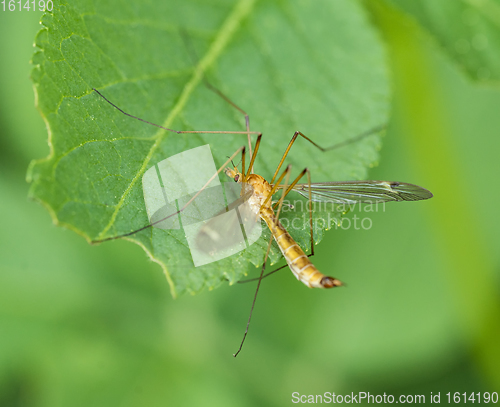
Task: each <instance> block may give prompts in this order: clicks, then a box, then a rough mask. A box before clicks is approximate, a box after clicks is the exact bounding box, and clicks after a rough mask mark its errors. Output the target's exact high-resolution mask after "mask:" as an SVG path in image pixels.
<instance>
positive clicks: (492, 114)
mask: <svg viewBox="0 0 500 407" xmlns="http://www.w3.org/2000/svg"><path fill="white" fill-rule="evenodd" d="M370 10H371V13H372V18H373V20H374V22H375V23H376V24H377V25H378V26H379V28H380V31H381V35H382V36H383V38H384V39H385V41H386V42H387V45H388V50H389V56H390V62H389V63H390V65H391V69H392V73H393V91H394V99H393V116H392V121H391V123H390V126H389V129H388V132H387V134H386V136H385V138H384V140H383V149H382V151H381V159H380V165H379V166H378V167H377V168H374V169H373V170H371V171H370V178H372V179H389V180H392V179H397V180H402V181H408V182H413V183H418V184H420V185H423V186H425V187H426V188H428V189H429V190H431V191H432V192H433V193H434V195H435V197H434V198H433V199H432V200H430V201H427V202H421V203H418V204H408V205H387V207H386V211H385V213H377V214H374V215H373V218H372V219H373V228H372V229H370V230H369V231H364V230H363V231H356V230H353V229H350V230H345V231H344V230H338V231H332V232H330V233H328V234H327V237H326V238H325V240H324V241H323V242H322V243H321V244H320V245H319V246H318V247H317V255H316V256H315V257H314V262H315V264H316V265H317V267H318V268H319V269H320V270H321V269H323V270H327V269H328V270H342V276H346V277H344V278H343V279H344V280H346V281H347V283H348V287H347V288H345V289H339V290H335V292H331V291H319V290H308V289H305V288H304V286H303V285H302V284H298V283H297V281H296V280H295V279H294V278H292V277H291V276H290V273H289V272H287V271H283V272H282V273H281V274H280V275H277V276H275V277H273V278H269V279H268V280H266V281H265V284H263V286H262V288H261V292H260V294H259V300H258V304H257V306H256V310H255V313H254V321H253V324H252V326H251V331H250V334H249V338H248V341H247V343H246V344H245V348H244V351H243V352H242V354H241V355H240V356H239V357H238V358H237V359H234V358H233V357H232V356H231V355H232V353H233V352H234V351H235V350H236V348H237V346H238V344H239V342H240V340H241V336H242V333H243V329H244V324H245V322H246V318H247V315H248V311H249V307H250V303H251V298H252V296H253V290H254V286H252V285H250V284H249V285H242V286H232V287H229V286H223V287H222V288H219V289H217V290H216V291H214V292H203V293H201V294H199V295H197V296H194V297H192V296H184V297H181V298H179V299H177V300H173V299H172V298H171V296H170V293H169V287H168V284H167V281H166V280H165V278H164V276H163V274H162V272H161V270H160V268H159V267H158V266H157V265H155V264H153V263H151V262H149V261H147V260H146V255H145V254H144V252H143V251H142V249H141V248H140V247H138V246H135V245H132V244H130V243H128V242H125V241H116V242H112V243H111V244H105V245H101V246H98V247H91V246H90V245H88V244H87V243H86V241H85V240H84V239H83V238H81V237H80V236H78V235H76V234H75V233H73V232H71V231H69V230H65V229H62V228H56V227H54V226H53V225H52V222H51V219H50V216H49V213H48V212H47V211H46V210H45V209H44V208H43V207H41V206H40V205H37V204H35V203H33V202H29V201H28V200H27V198H26V196H27V191H28V187H29V186H28V184H27V183H26V182H25V174H26V169H27V166H28V164H29V162H30V160H32V159H33V158H39V157H43V156H46V155H47V154H48V151H49V150H48V146H47V143H46V138H47V133H46V130H45V128H44V124H43V122H42V119H41V118H40V116H39V114H38V112H37V111H36V109H35V107H34V98H33V92H32V88H31V82H30V80H29V73H30V65H29V60H30V58H31V54H32V52H33V48H32V43H33V38H34V36H35V34H36V32H37V31H38V29H39V25H38V21H39V18H40V13H36V12H30V13H25V12H19V13H10V14H7V13H0V32H1V38H2V41H1V42H0V55H1V56H2V57H1V59H0V73H1V75H0V129H1V130H0V131H1V138H0V157H1V161H0V165H1V168H0V184H1V190H2V199H1V200H0V206H1V208H2V228H1V231H0V239H1V240H0V243H1V244H0V256H1V257H0V406H2V407H3V406H50V407H54V406H74V407H76V406H90V405H92V406H138V405H141V406H160V405H161V406H164V405H167V404H168V405H198V406H205V405H207V406H208V405H210V406H211V405H217V406H226V405H228V406H234V405H239V406H254V405H257V404H258V405H269V406H271V405H292V404H293V403H292V402H291V400H292V393H293V392H299V393H300V394H322V393H324V392H325V391H329V392H336V393H338V394H347V393H350V392H351V391H353V392H359V391H366V392H371V393H372V394H383V393H384V392H386V393H387V394H394V395H399V394H414V395H417V394H423V395H425V396H426V399H427V400H429V395H430V393H431V392H433V393H436V392H441V395H442V399H441V402H442V403H443V402H444V400H443V399H444V394H445V393H447V392H456V391H458V392H460V393H463V392H479V391H481V392H483V391H489V392H493V391H497V392H498V391H500V345H499V342H500V341H499V339H500V312H499V310H500V307H499V298H500V294H499V288H500V284H499V275H500V272H499V268H500V251H499V250H498V246H499V245H498V243H499V239H498V230H499V229H500V217H499V216H498V214H497V213H498V212H497V207H496V206H497V202H498V201H499V200H500V190H499V184H500V183H499V181H498V174H500V163H499V160H498V155H499V151H500V138H499V131H498V129H500V114H498V112H499V111H498V108H499V106H500V92H499V89H498V88H495V87H491V86H490V87H485V86H479V85H476V84H474V83H472V82H471V81H470V80H469V79H468V78H467V76H466V75H465V74H464V73H463V72H462V71H461V69H459V68H458V67H457V66H456V65H455V64H454V63H452V62H451V60H450V59H449V58H448V57H447V56H445V55H444V53H442V52H441V50H440V49H439V47H438V46H436V44H435V42H433V40H432V39H431V38H430V36H429V35H428V34H426V33H425V32H423V31H422V30H421V29H420V28H419V27H418V26H417V25H416V24H415V23H414V22H413V21H412V20H410V19H409V18H407V17H405V16H404V15H402V14H399V12H397V11H395V10H392V9H388V8H385V7H383V8H380V7H378V5H376V4H375V5H374V4H373V3H372V7H371V8H370ZM337 274H338V273H337Z"/></svg>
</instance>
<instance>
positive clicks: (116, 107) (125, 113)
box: [92, 88, 262, 137]
mask: <svg viewBox="0 0 500 407" xmlns="http://www.w3.org/2000/svg"><path fill="white" fill-rule="evenodd" d="M92 90H93V91H94V92H96V93H97V94H98V95H99V96H100V97H102V98H103V99H104V100H105V101H106V102H108V103H109V104H110V105H111V106H113V107H114V108H115V109H116V110H118V111H119V112H120V113H123V114H124V115H125V116H128V117H131V118H132V119H136V120H139V121H141V122H143V123H146V124H150V125H151V126H155V127H158V128H160V129H163V130H166V131H171V132H173V133H177V134H246V135H248V137H250V135H251V134H257V135H262V133H261V132H258V131H250V129H248V131H223V130H214V131H208V130H174V129H169V128H168V127H163V126H160V125H159V124H156V123H153V122H150V121H147V120H144V119H141V118H140V117H137V116H134V115H132V114H130V113H127V112H125V111H124V110H122V109H120V108H119V107H118V106H116V105H115V104H114V103H113V102H111V101H110V100H109V99H107V98H106V97H105V96H104V95H103V94H102V93H101V92H99V91H98V90H97V89H96V88H92Z"/></svg>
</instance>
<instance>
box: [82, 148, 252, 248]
mask: <svg viewBox="0 0 500 407" xmlns="http://www.w3.org/2000/svg"><path fill="white" fill-rule="evenodd" d="M240 151H241V154H242V160H243V159H244V157H245V146H243V147H240V148H238V149H237V150H236V151H235V152H234V154H233V155H232V156H231V157H229V159H228V160H227V161H226V162H225V163H224V164H222V166H221V167H220V168H219V169H218V170H217V172H216V173H215V174H214V175H212V176H211V177H210V179H209V180H208V181H207V182H206V183H205V185H203V187H202V188H201V189H200V190H199V191H198V192H197V193H196V194H195V195H194V196H193V197H192V198H191V199H190V200H189V201H187V202H186V203H185V204H184V206H183V207H182V208H181V209H179V210H178V211H177V212H175V213H172V214H170V215H168V216H166V217H164V218H162V219H160V220H157V221H155V222H153V223H150V224H149V225H147V226H144V227H142V228H140V229H137V230H134V231H132V232H129V233H125V234H124V235H119V236H113V237H107V238H106V239H101V240H94V241H92V242H91V243H92V244H96V243H102V242H107V241H108V240H115V239H119V238H121V237H126V236H130V235H133V234H134V233H137V232H140V231H142V230H145V229H148V228H150V227H152V226H154V225H156V224H157V223H160V222H163V221H164V220H166V219H168V218H171V217H172V216H175V215H178V214H179V213H181V212H182V211H183V210H184V209H186V208H187V207H188V206H189V205H190V204H191V203H192V202H193V201H194V200H195V199H196V198H197V197H198V195H200V194H201V193H202V192H203V190H204V189H205V188H206V187H207V186H208V185H209V184H210V183H211V182H212V181H213V180H214V178H215V177H216V176H217V175H219V174H220V173H221V172H222V170H223V169H224V168H225V167H226V165H228V164H229V163H230V162H231V160H232V159H233V158H234V157H236V155H238V153H239V152H240Z"/></svg>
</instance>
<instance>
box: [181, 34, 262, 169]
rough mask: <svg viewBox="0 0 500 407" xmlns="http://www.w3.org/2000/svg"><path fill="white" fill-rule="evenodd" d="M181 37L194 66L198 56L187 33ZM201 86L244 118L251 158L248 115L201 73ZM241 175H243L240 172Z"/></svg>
mask: <svg viewBox="0 0 500 407" xmlns="http://www.w3.org/2000/svg"><path fill="white" fill-rule="evenodd" d="M180 33H181V37H182V39H183V41H184V44H185V45H186V48H187V49H188V51H189V53H190V54H191V59H192V61H193V64H194V65H196V64H197V63H198V61H199V58H198V55H196V51H195V49H194V47H193V44H192V43H191V41H190V40H189V37H188V35H187V32H186V31H185V30H181V31H180ZM202 80H203V84H204V85H205V86H206V87H207V88H208V89H209V90H211V91H212V92H214V93H215V94H217V95H218V96H219V97H220V98H222V99H224V100H225V101H226V102H227V103H229V104H230V105H231V106H233V107H234V108H235V109H236V110H238V111H239V112H240V113H242V114H243V115H244V116H245V126H246V129H247V134H248V154H249V155H250V157H252V140H251V139H250V116H249V115H248V113H247V112H245V111H244V110H243V109H242V108H241V107H239V106H238V105H237V104H236V103H234V102H233V101H232V100H231V99H229V97H227V96H226V95H225V94H224V93H222V91H221V90H219V89H218V88H216V87H215V86H214V85H212V83H210V81H209V80H208V79H207V78H206V75H205V73H204V72H203V76H202ZM250 172H251V173H252V172H253V168H252V170H251V171H250ZM242 173H244V172H243V171H242Z"/></svg>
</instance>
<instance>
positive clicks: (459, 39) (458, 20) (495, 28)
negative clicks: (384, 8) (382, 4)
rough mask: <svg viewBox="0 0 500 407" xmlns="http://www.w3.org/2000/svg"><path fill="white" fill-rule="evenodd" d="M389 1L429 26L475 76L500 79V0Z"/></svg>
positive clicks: (445, 48) (481, 78) (426, 27)
mask: <svg viewBox="0 0 500 407" xmlns="http://www.w3.org/2000/svg"><path fill="white" fill-rule="evenodd" d="M389 1H390V2H391V3H392V4H394V5H395V6H396V7H399V8H400V9H401V10H403V11H405V12H406V13H408V14H410V15H411V16H413V17H414V18H415V19H416V20H417V21H418V22H419V23H420V24H421V25H422V26H423V27H424V28H425V29H426V30H428V32H429V33H430V34H431V35H432V36H433V37H434V38H435V39H436V41H437V42H438V43H439V44H440V45H441V46H442V47H443V49H444V51H445V52H446V53H447V54H448V55H450V56H451V58H452V59H453V60H454V61H455V62H457V63H458V64H459V65H460V66H461V67H462V68H463V69H464V70H465V71H466V72H467V73H468V74H469V76H470V77H471V78H472V79H474V80H476V81H480V82H485V83H488V82H498V81H499V80H500V53H499V52H498V50H499V49H500V1H498V0H439V1H435V0H420V1H414V0H397V1H395V0H389Z"/></svg>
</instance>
